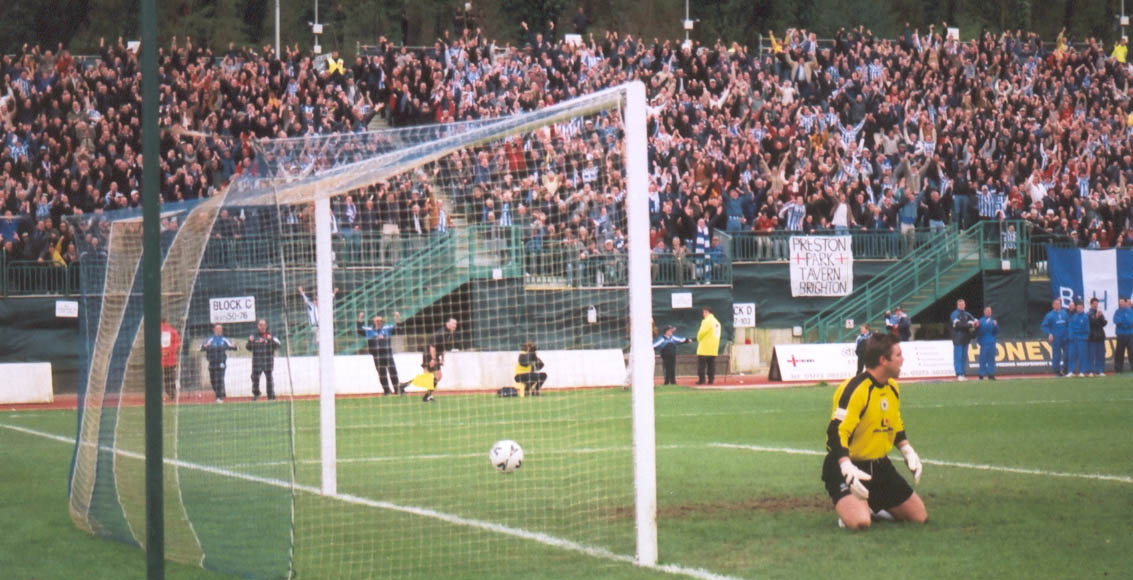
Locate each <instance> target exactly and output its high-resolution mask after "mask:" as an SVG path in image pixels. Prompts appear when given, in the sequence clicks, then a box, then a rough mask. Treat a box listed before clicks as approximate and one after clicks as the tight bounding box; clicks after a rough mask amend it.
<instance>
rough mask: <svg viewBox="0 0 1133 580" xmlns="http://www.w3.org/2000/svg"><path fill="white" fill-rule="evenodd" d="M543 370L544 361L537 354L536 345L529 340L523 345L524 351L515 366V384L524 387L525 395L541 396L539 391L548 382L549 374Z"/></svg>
mask: <svg viewBox="0 0 1133 580" xmlns="http://www.w3.org/2000/svg"><path fill="white" fill-rule="evenodd" d="M542 370H543V359H541V358H539V353H537V352H535V343H534V342H531V341H530V340H529V341H527V342H526V343H524V344H523V351H522V352H520V353H519V360H518V361H517V362H516V365H515V382H517V383H521V384H522V385H523V394H524V395H534V396H536V397H538V396H539V390H540V389H542V388H543V383H545V382H547V373H545V372H542Z"/></svg>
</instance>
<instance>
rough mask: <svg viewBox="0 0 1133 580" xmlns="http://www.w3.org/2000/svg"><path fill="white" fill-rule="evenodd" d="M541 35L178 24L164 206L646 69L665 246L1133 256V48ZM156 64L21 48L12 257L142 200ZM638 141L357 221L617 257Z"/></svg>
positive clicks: (2, 227) (596, 121)
mask: <svg viewBox="0 0 1133 580" xmlns="http://www.w3.org/2000/svg"><path fill="white" fill-rule="evenodd" d="M575 26H576V27H579V26H581V27H582V28H584V27H585V21H584V20H583V22H581V23H579V22H577V21H576V23H575ZM524 28H525V29H527V30H528V31H529V36H528V38H527V39H526V41H525V42H523V43H520V44H519V45H517V46H511V45H501V44H499V43H494V42H491V41H489V40H487V39H485V38H484V37H483V36H482V35H481V33H480V32H479V31H469V30H465V31H463V32H462V33H458V34H455V35H449V34H447V33H446V34H445V35H444V37H443V38H441V39H438V40H437V42H436V43H435V44H434V45H433V46H432V47H428V48H422V49H410V48H408V47H404V46H398V45H395V44H393V43H390V42H388V41H386V40H385V39H381V40H380V42H379V43H378V44H377V45H376V46H374V47H371V48H370V49H369V50H368V51H366V52H365V53H364V54H361V55H359V56H358V57H356V58H355V59H354V60H353V61H352V62H344V61H343V60H341V59H340V58H339V55H337V54H331V55H326V56H324V57H315V56H314V55H311V54H309V53H306V52H304V51H301V50H300V49H299V48H298V47H297V46H294V47H289V48H285V49H284V50H283V54H279V55H277V54H275V53H274V52H273V50H272V49H271V48H270V47H265V48H264V49H263V50H262V51H261V52H260V53H255V52H253V51H252V50H249V49H247V48H240V47H235V46H230V47H229V48H228V50H227V51H221V52H219V53H214V52H213V51H211V50H210V49H208V48H206V47H201V46H197V45H195V44H194V43H193V42H192V41H191V40H190V39H176V38H174V39H173V40H172V42H171V43H170V44H169V45H168V46H162V47H160V55H159V75H160V78H161V89H160V110H159V116H160V120H159V124H160V126H161V127H162V128H163V130H162V135H161V144H160V151H161V159H160V168H161V195H162V198H163V200H165V201H169V202H172V201H181V200H192V199H197V198H201V197H206V196H211V195H213V194H215V193H216V192H217V191H219V190H220V189H221V188H223V187H225V185H226V184H227V183H229V182H230V181H231V180H232V179H233V178H234V177H237V176H256V175H258V174H260V173H261V172H262V171H263V166H262V164H257V163H256V159H255V157H256V153H255V150H256V147H255V144H256V142H257V141H260V140H264V139H268V138H275V137H309V136H314V135H328V134H336V133H357V132H361V131H364V130H365V129H366V128H367V127H368V126H370V125H371V122H372V121H373V120H374V118H375V117H380V118H381V119H384V120H385V122H386V123H388V124H389V125H391V126H394V127H402V126H412V125H419V124H425V123H455V122H465V121H476V120H481V119H488V118H494V117H499V116H504V115H510V114H513V113H517V112H522V111H530V110H535V109H538V108H541V107H545V106H547V105H550V104H553V103H557V102H561V101H564V100H567V99H570V98H572V97H575V96H579V95H583V94H588V93H591V92H594V91H597V90H600V89H603V88H606V87H610V86H614V85H617V84H620V83H623V82H626V81H629V80H634V79H639V80H642V81H644V82H645V84H646V87H647V92H648V95H647V96H648V100H649V111H648V131H649V167H650V185H649V206H650V213H651V232H650V246H651V247H652V248H654V251H655V252H657V253H659V254H660V253H670V254H672V253H676V254H677V255H681V254H684V253H691V254H693V255H696V256H701V257H704V258H707V257H708V256H709V255H710V254H712V253H713V250H712V248H713V247H714V245H715V246H717V247H718V244H719V242H718V241H717V242H715V243H714V242H713V240H712V238H713V233H712V232H713V231H714V230H723V231H727V232H730V233H738V232H753V233H755V234H764V233H770V232H773V231H777V230H786V231H797V232H813V231H825V230H830V231H836V232H845V231H853V230H869V231H885V232H895V233H899V232H907V231H909V230H912V229H913V228H916V227H924V228H934V229H940V228H943V227H945V226H946V225H948V224H957V225H959V226H961V227H963V226H968V225H970V224H972V223H974V222H975V221H977V220H981V219H984V220H1000V219H1011V220H1026V221H1027V222H1029V223H1030V225H1029V226H1028V227H1030V228H1032V232H1033V233H1034V234H1050V235H1053V236H1061V237H1064V238H1066V239H1068V240H1072V241H1073V242H1074V243H1077V244H1078V245H1080V246H1082V247H1098V248H1105V247H1115V246H1121V247H1133V207H1131V200H1130V193H1131V192H1133V112H1131V111H1133V107H1131V102H1130V97H1131V96H1133V86H1130V83H1129V79H1130V73H1131V69H1130V65H1129V63H1127V62H1126V53H1125V45H1124V41H1122V42H1119V43H1118V45H1117V46H1115V47H1113V49H1112V50H1105V49H1104V48H1103V46H1102V45H1101V44H1100V43H1099V42H1097V41H1095V40H1093V39H1090V40H1087V41H1086V42H1085V43H1082V44H1080V45H1075V46H1071V45H1069V44H1068V43H1067V39H1066V38H1065V37H1064V36H1063V35H1060V36H1059V38H1058V40H1057V42H1055V43H1054V44H1053V45H1049V46H1045V47H1044V45H1043V43H1042V42H1041V41H1040V39H1039V38H1038V37H1037V36H1035V35H1034V34H1029V33H1023V32H1004V33H1002V34H999V35H995V34H992V33H987V32H985V33H983V34H981V35H980V37H979V38H977V39H974V40H970V41H964V42H961V41H959V40H956V39H954V38H949V37H948V36H947V35H946V34H944V33H942V32H941V31H938V30H936V29H935V27H930V28H929V29H928V30H927V31H920V30H906V32H905V33H904V34H903V35H901V36H900V37H899V38H896V39H879V38H875V37H874V36H873V35H872V33H871V32H870V31H869V30H867V29H865V28H863V27H859V28H856V29H853V30H840V31H839V32H838V33H837V34H836V35H835V38H834V39H833V42H832V43H820V42H819V41H818V40H817V38H816V35H815V34H814V33H808V32H807V31H805V30H793V29H792V30H787V31H786V34H785V35H783V37H782V38H779V37H778V36H776V35H774V34H771V35H770V38H771V46H770V50H767V51H764V52H762V53H759V51H754V52H753V51H751V50H750V49H749V48H748V47H744V46H740V45H738V44H731V45H727V44H725V43H723V42H716V43H715V44H711V45H701V44H698V43H695V42H693V43H691V44H685V45H682V44H681V43H679V42H677V41H671V40H658V39H653V40H646V39H641V38H637V37H634V36H632V35H625V34H619V33H612V32H610V33H605V34H604V35H599V36H597V37H596V36H594V35H593V34H587V33H586V31H585V30H582V29H578V30H575V31H574V32H578V33H582V34H581V35H580V36H577V37H576V36H572V37H570V38H569V39H568V38H567V37H566V36H563V35H561V34H559V33H558V31H557V30H556V29H555V27H554V26H553V24H550V25H547V26H542V27H538V28H540V30H538V31H536V30H534V28H536V27H534V26H532V27H529V26H528V25H527V24H526V23H524ZM138 69H139V66H138V57H137V54H136V53H135V52H134V51H132V50H130V49H129V48H128V47H127V45H126V44H125V43H124V42H123V41H122V40H121V39H119V40H118V41H117V42H103V43H102V44H101V47H100V53H99V55H98V57H97V58H92V59H84V60H83V61H82V62H79V61H77V60H76V59H75V58H74V57H72V56H71V55H70V53H69V52H68V51H67V50H66V49H65V48H64V47H62V46H59V47H57V48H56V49H54V50H48V49H44V48H41V47H25V48H24V49H23V50H22V51H21V52H20V53H18V54H16V55H12V56H4V57H2V58H0V75H2V81H0V139H2V140H0V236H2V239H3V245H4V250H3V251H4V254H5V258H6V259H7V260H10V261H11V260H28V261H37V262H46V263H56V264H67V263H70V262H72V261H74V260H76V259H78V258H79V253H80V252H79V251H77V250H76V248H75V244H74V238H75V233H74V232H73V231H72V230H71V228H70V227H69V226H68V225H67V221H66V220H65V219H64V218H65V217H66V216H69V215H74V214H92V213H99V212H103V211H109V210H116V209H121V208H129V207H136V206H138V205H139V203H140V195H139V194H138V191H139V190H140V189H141V183H140V166H141V154H140V149H141V136H140V133H141V131H140V123H141V121H140V75H139V71H138ZM620 132H621V127H620V122H619V120H618V119H617V118H616V116H613V115H609V114H604V115H593V116H589V117H585V118H579V119H578V120H577V121H576V122H572V123H565V124H562V125H560V126H557V127H556V128H555V129H554V130H553V131H541V132H536V133H532V134H529V135H525V136H521V137H517V138H513V139H507V140H504V141H501V142H498V143H494V144H491V145H487V146H479V147H475V148H470V149H467V150H464V151H461V152H459V153H457V154H455V155H452V156H449V157H447V158H445V159H444V160H442V161H440V162H436V163H433V164H431V165H429V166H426V167H424V168H422V169H420V170H417V171H415V172H412V173H410V174H406V175H404V176H401V177H398V178H395V179H392V180H388V181H383V182H381V183H377V184H374V185H373V186H370V187H368V188H365V189H363V190H360V191H356V192H353V193H351V194H350V195H348V196H345V197H342V198H340V199H338V200H337V201H336V205H335V208H336V209H335V216H336V224H335V225H336V229H337V231H338V233H339V235H341V236H344V237H350V236H353V235H354V234H355V233H360V232H361V233H372V234H373V235H375V236H387V237H388V236H396V235H404V234H406V233H410V234H414V233H420V234H421V235H425V234H428V233H435V232H443V231H446V230H447V229H448V228H451V227H453V226H454V225H459V224H461V223H469V224H475V223H484V224H489V225H495V226H501V227H506V226H521V227H523V228H525V230H524V239H525V240H526V243H527V247H528V249H529V250H531V253H532V254H533V258H532V260H533V262H535V263H536V264H538V263H539V262H540V261H542V262H551V261H555V262H561V263H564V264H566V263H569V262H570V261H572V260H573V258H572V259H568V260H551V259H550V258H549V256H559V255H561V256H574V255H578V256H579V257H580V258H581V259H586V258H588V257H593V256H605V255H616V254H617V253H618V252H620V251H621V249H622V248H623V247H624V243H625V235H624V232H625V227H624V220H625V216H624V212H623V211H622V210H621V207H620V205H621V202H622V201H623V199H624V196H625V185H624V179H623V177H622V174H621V170H620V167H621V163H622V152H621V151H620V149H619V148H618V145H617V144H618V143H619V141H618V136H619V134H620ZM446 204H447V205H446ZM244 219H246V216H245V215H244V214H243V213H233V214H232V215H224V216H222V220H221V224H220V226H219V227H218V229H217V230H216V232H215V235H217V236H220V237H235V236H238V235H240V232H241V230H242V228H243V227H244V224H243V220H244ZM454 220H455V221H454ZM309 221H310V219H309V210H308V209H306V208H296V209H294V210H292V211H290V213H289V214H288V215H287V217H286V218H285V223H286V227H287V228H290V229H298V228H303V227H305V226H304V224H306V223H308V222H309ZM1005 230H1006V228H1005ZM80 235H82V236H84V239H85V240H87V241H89V238H90V237H98V229H97V228H95V229H93V231H88V232H82V233H81V234H80ZM101 242H102V243H105V240H101ZM96 243H99V242H96ZM555 252H558V253H555ZM393 259H396V258H393ZM696 269H697V272H698V274H694V275H697V276H700V278H701V279H704V278H705V277H707V276H708V274H706V272H707V271H708V270H707V269H705V268H703V267H702V265H701V264H700V263H698V264H697V266H696ZM563 273H564V274H565V275H567V276H574V275H576V274H577V275H582V274H581V273H579V272H563ZM587 275H589V273H587Z"/></svg>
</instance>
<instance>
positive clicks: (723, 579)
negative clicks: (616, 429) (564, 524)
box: [0, 423, 739, 580]
mask: <svg viewBox="0 0 1133 580" xmlns="http://www.w3.org/2000/svg"><path fill="white" fill-rule="evenodd" d="M0 428H4V429H10V430H12V431H17V432H20V433H24V434H27V435H33V436H36V437H43V438H46V439H51V440H54V441H59V442H62V443H69V444H71V445H74V444H75V440H74V439H73V438H70V437H65V436H62V435H56V434H54V433H46V432H43V431H37V430H35V429H28V428H26V427H18V426H15V425H6V424H4V423H0ZM104 450H106V451H113V452H114V453H117V454H119V455H122V456H124V457H129V458H132V459H139V460H144V459H145V456H144V455H143V454H141V453H135V452H132V451H124V450H121V449H107V448H104ZM165 463H166V464H168V465H173V466H177V467H182V468H186V469H193V470H197V471H202V472H205V473H211V474H214V475H220V476H224V477H231V478H234V479H242V480H245V481H251V482H254V483H261V484H264V485H269V486H273V487H280V488H284V489H294V490H296V491H302V492H306V493H309V494H312V495H319V496H323V494H322V492H321V491H320V490H319V488H317V487H313V486H308V485H300V484H297V483H291V482H288V481H283V480H280V479H274V478H268V477H260V476H256V475H250V474H247V473H239V472H235V471H229V470H227V469H220V468H217V467H210V466H207V465H199V464H196V463H190V462H188V461H181V460H178V459H170V458H166V459H165ZM323 497H328V498H331V499H336V500H338V501H341V502H344V503H349V504H355V505H360V506H366V507H372V508H377V509H384V510H390V511H395V512H401V513H406V514H411V515H416V516H420V517H425V518H431V519H436V520H440V521H443V522H447V523H450V524H454V525H458V526H465V527H471V528H478V529H481V530H485V531H489V532H495V533H498V534H502V535H507V536H512V537H516V538H521V539H524V540H531V541H533V542H539V543H540V544H544V545H547V546H551V547H553V548H560V549H563V550H569V551H572V552H578V553H581V554H585V555H587V556H591V557H594V558H599V559H603V560H612V561H614V562H620V563H624V564H631V565H636V560H635V559H634V557H633V556H629V555H626V554H617V553H614V552H611V551H609V550H607V549H605V548H600V547H597V546H588V545H586V544H581V543H579V542H574V541H571V540H567V539H564V538H558V537H555V536H552V535H550V534H545V533H543V532H533V531H530V530H524V529H522V528H515V527H512V526H506V525H503V524H498V523H495V522H488V521H484V520H478V519H474V518H465V517H462V516H458V515H454V514H447V513H444V512H439V511H436V510H431V509H428V508H422V507H415V506H403V505H399V504H395V503H390V502H385V501H378V500H373V499H369V498H364V497H359V496H356V495H350V494H335V495H331V496H323ZM641 567H642V568H646V569H650V570H656V571H659V572H664V573H666V574H673V575H678V576H687V577H689V578H697V579H699V580H739V579H738V578H736V577H734V576H726V575H723V574H717V573H715V572H711V571H708V570H704V569H702V568H689V567H686V566H680V565H677V564H654V565H652V566H641Z"/></svg>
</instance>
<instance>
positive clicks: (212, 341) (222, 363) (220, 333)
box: [201, 324, 239, 403]
mask: <svg viewBox="0 0 1133 580" xmlns="http://www.w3.org/2000/svg"><path fill="white" fill-rule="evenodd" d="M201 350H202V351H203V352H204V353H205V358H207V359H208V361H209V383H210V384H211V385H212V392H213V393H214V394H215V395H216V402H217V403H223V402H224V369H225V367H226V366H227V365H228V351H230V350H239V349H237V348H236V345H235V344H234V343H233V342H232V341H231V340H228V338H226V337H225V336H224V327H223V326H221V325H219V324H217V325H216V326H213V327H212V336H210V337H208V338H207V339H205V342H204V343H203V344H201Z"/></svg>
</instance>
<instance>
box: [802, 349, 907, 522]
mask: <svg viewBox="0 0 1133 580" xmlns="http://www.w3.org/2000/svg"><path fill="white" fill-rule="evenodd" d="M864 359H865V367H866V371H865V372H864V373H861V374H859V375H858V376H856V377H853V378H851V379H849V380H847V381H846V382H844V383H842V384H841V385H839V387H838V389H837V390H836V391H834V415H833V417H832V418H831V419H830V425H829V426H828V427H827V428H826V450H827V454H826V461H825V462H824V463H823V465H822V481H823V482H824V483H825V484H826V491H827V493H829V494H830V498H831V499H832V500H834V511H835V512H837V514H838V518H839V520H840V521H841V522H842V523H843V524H844V525H845V526H846V527H847V528H850V529H852V530H864V529H867V528H869V526H870V522H871V521H872V520H871V515H872V514H877V513H878V512H881V511H882V510H886V511H888V513H889V514H891V515H892V516H893V519H896V520H899V521H911V522H917V523H924V522H925V521H926V520H927V519H928V513H927V512H926V511H925V506H924V502H923V501H921V498H920V496H918V495H917V493H916V492H915V491H913V488H912V487H909V483H908V482H907V481H905V479H904V478H903V477H901V475H900V474H898V473H897V469H896V468H895V467H893V463H892V462H890V461H889V458H888V454H889V450H890V449H892V448H893V444H894V443H896V444H897V447H898V448H899V449H900V450H901V454H902V455H904V456H905V465H906V466H908V468H909V471H911V472H912V473H913V482H914V483H916V482H919V481H920V479H921V472H922V466H921V460H920V457H918V456H917V452H916V451H914V450H913V446H912V445H910V444H909V440H908V439H907V438H906V436H905V426H904V423H902V421H901V399H900V390H899V389H898V386H897V380H896V379H897V377H899V376H900V375H901V364H902V363H903V362H904V358H903V357H902V355H901V345H900V344H899V342H898V339H897V337H895V336H893V335H890V334H883V335H876V334H875V335H873V336H872V337H870V338H869V340H868V341H867V342H866V346H865V353H864Z"/></svg>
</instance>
